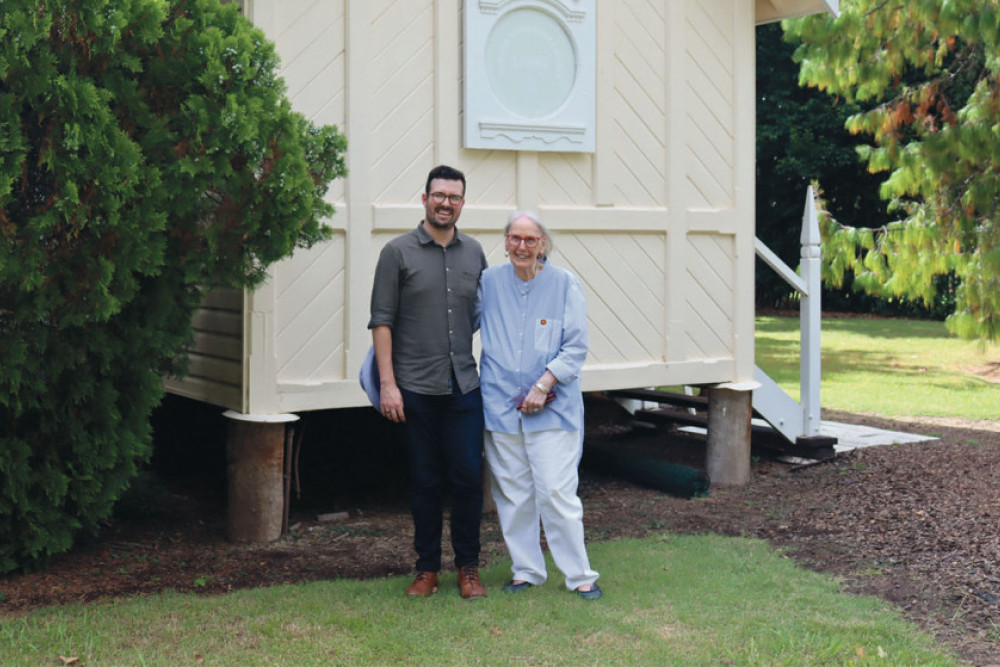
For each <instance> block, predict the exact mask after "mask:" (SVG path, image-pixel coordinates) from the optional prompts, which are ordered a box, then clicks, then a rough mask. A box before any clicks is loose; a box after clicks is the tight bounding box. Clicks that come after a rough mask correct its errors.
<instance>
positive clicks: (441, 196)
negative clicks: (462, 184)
mask: <svg viewBox="0 0 1000 667" xmlns="http://www.w3.org/2000/svg"><path fill="white" fill-rule="evenodd" d="M430 198H431V199H432V200H433V201H434V202H436V203H438V204H441V203H443V202H444V200H445V199H447V200H448V203H449V204H451V205H452V206H458V205H459V204H461V203H462V202H463V201H465V197H463V196H462V195H446V194H445V193H443V192H432V193H431V194H430Z"/></svg>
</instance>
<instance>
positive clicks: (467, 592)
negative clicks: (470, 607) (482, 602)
mask: <svg viewBox="0 0 1000 667" xmlns="http://www.w3.org/2000/svg"><path fill="white" fill-rule="evenodd" d="M458 590H459V591H461V593H462V597H463V598H465V599H466V600H470V599H472V598H484V597H486V587H485V586H483V584H482V582H481V581H479V568H477V567H476V566H475V565H466V566H465V567H460V568H458Z"/></svg>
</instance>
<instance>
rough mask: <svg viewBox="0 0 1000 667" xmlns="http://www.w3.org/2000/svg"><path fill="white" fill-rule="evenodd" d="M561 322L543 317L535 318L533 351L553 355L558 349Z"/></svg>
mask: <svg viewBox="0 0 1000 667" xmlns="http://www.w3.org/2000/svg"><path fill="white" fill-rule="evenodd" d="M561 334H562V322H560V321H559V320H553V319H549V318H547V317H543V318H541V319H537V320H535V352H546V353H549V354H551V355H555V353H556V352H558V351H559V340H560V335H561Z"/></svg>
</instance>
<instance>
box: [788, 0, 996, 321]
mask: <svg viewBox="0 0 1000 667" xmlns="http://www.w3.org/2000/svg"><path fill="white" fill-rule="evenodd" d="M784 27H785V28H786V31H787V33H788V35H789V36H790V37H792V38H794V39H796V40H798V42H799V46H798V48H797V51H796V59H797V60H798V61H800V63H801V70H800V81H801V82H802V83H804V84H808V85H810V86H816V87H818V88H820V89H822V90H825V91H827V92H829V93H831V94H833V95H838V96H841V97H842V98H844V99H845V100H847V101H848V102H862V103H864V104H865V105H866V107H867V108H868V109H869V110H867V111H864V112H862V113H858V114H857V115H855V116H853V117H852V118H850V120H849V121H848V128H849V129H850V130H851V131H852V132H854V133H856V134H862V135H867V136H869V137H870V139H871V142H872V143H871V144H869V145H865V146H862V147H860V148H859V151H860V153H861V155H862V157H863V158H864V159H866V160H867V164H868V168H869V169H870V170H871V171H872V172H879V171H887V172H890V173H889V177H888V179H887V180H886V181H885V182H884V184H883V185H882V187H881V195H882V197H883V198H885V199H887V200H889V201H890V206H891V208H892V210H893V212H894V213H895V215H896V217H897V218H898V219H897V221H895V222H893V223H890V224H888V225H886V226H884V227H881V228H878V229H867V228H860V227H858V228H856V227H848V226H841V225H838V224H836V222H834V221H832V220H830V221H829V222H828V224H827V225H826V226H825V231H826V233H827V234H828V238H827V240H826V242H825V248H824V249H825V255H826V258H825V260H824V268H825V270H826V277H827V278H828V279H829V280H831V281H833V282H834V283H837V282H839V281H841V280H843V277H844V275H845V271H846V270H848V269H850V270H851V271H853V275H854V281H855V285H856V286H857V287H858V288H860V289H864V290H866V291H868V292H870V293H877V294H883V295H888V296H908V297H910V298H914V299H916V298H919V299H923V300H924V302H925V303H927V304H930V303H931V302H933V300H934V299H935V298H936V297H937V294H936V289H937V287H938V286H939V285H941V284H944V283H943V282H942V281H940V280H935V278H936V277H938V276H948V275H953V276H955V277H956V278H957V280H958V283H959V286H958V288H957V290H956V293H955V309H954V312H953V313H952V314H951V315H950V316H949V317H948V319H947V324H948V326H949V328H950V330H951V331H953V332H955V333H957V334H959V335H961V336H963V337H965V338H981V339H984V340H996V339H997V338H1000V129H998V128H1000V9H998V6H997V2H996V1H995V0H990V1H987V2H984V1H983V0H918V1H912V0H911V1H904V0H845V2H843V3H842V6H841V14H840V16H839V17H837V18H830V17H810V18H806V19H799V20H795V21H788V22H786V23H785V24H784Z"/></svg>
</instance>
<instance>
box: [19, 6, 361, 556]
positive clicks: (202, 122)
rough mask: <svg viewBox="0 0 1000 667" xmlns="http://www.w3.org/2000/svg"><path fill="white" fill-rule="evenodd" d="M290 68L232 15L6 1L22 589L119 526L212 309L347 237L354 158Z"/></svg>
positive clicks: (199, 9)
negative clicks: (304, 109)
mask: <svg viewBox="0 0 1000 667" xmlns="http://www.w3.org/2000/svg"><path fill="white" fill-rule="evenodd" d="M277 67H278V60H277V57H276V54H275V52H274V48H273V45H271V44H270V43H269V42H268V41H267V40H266V39H265V37H264V35H263V33H262V32H261V31H260V30H258V29H256V28H254V27H253V26H252V25H251V24H250V23H249V22H248V21H247V20H246V19H245V18H243V17H242V16H240V15H239V14H238V12H237V10H236V9H235V7H234V6H232V5H225V6H223V5H220V4H219V2H218V0H3V10H2V11H0V574H2V573H5V572H9V571H12V570H15V569H19V568H24V567H29V566H31V565H33V564H36V563H37V562H39V561H41V560H43V559H44V558H45V557H47V556H49V555H51V554H54V553H58V552H61V551H64V550H66V549H68V548H69V547H70V546H71V545H72V543H73V540H74V538H75V537H77V536H78V535H79V534H80V533H81V532H93V531H95V530H96V529H97V527H98V526H99V524H100V522H101V521H102V520H103V519H105V518H106V517H107V516H108V515H109V513H110V511H111V509H112V506H113V504H114V502H115V500H116V499H117V498H118V497H119V496H120V495H121V493H122V492H123V491H124V489H125V488H126V487H127V485H128V484H129V482H130V480H131V479H132V478H133V476H134V475H135V473H136V471H137V466H139V465H140V464H141V463H142V462H143V461H145V460H146V459H147V458H148V456H149V450H150V427H149V416H150V412H151V410H152V409H153V407H155V405H156V404H157V403H158V402H159V400H160V399H161V398H162V394H163V389H162V381H161V378H162V377H163V375H165V374H167V373H170V372H177V371H179V370H182V368H180V367H179V365H180V363H181V362H178V359H182V358H183V355H182V353H183V350H184V348H185V346H186V344H187V343H188V342H189V341H190V339H191V336H192V333H191V317H192V314H193V312H194V309H195V308H196V307H197V305H198V303H199V301H200V297H201V293H202V290H203V289H205V288H208V287H211V286H218V285H228V286H234V287H239V286H248V287H252V286H253V285H255V284H257V283H259V282H260V281H261V280H262V279H263V277H264V276H265V274H266V269H267V266H268V265H269V264H271V263H273V262H275V261H276V260H278V259H280V258H282V257H285V256H287V255H288V254H290V253H291V252H292V251H293V250H294V249H295V248H296V247H305V246H309V245H311V244H313V243H316V242H317V241H320V240H321V239H323V238H324V237H325V236H326V235H327V234H328V230H327V228H326V227H325V226H324V225H323V222H322V221H323V218H325V217H326V216H329V215H331V214H332V213H333V209H332V207H331V206H330V205H329V204H328V203H327V202H326V201H325V200H324V195H325V193H326V190H327V184H328V183H329V181H330V180H331V179H333V178H335V177H338V176H342V175H343V174H344V163H343V152H344V150H345V148H346V146H345V142H344V138H343V136H342V135H341V134H340V133H339V132H338V131H337V129H336V128H335V127H317V126H314V125H313V124H312V123H310V122H309V121H307V120H306V119H305V118H304V117H302V116H301V115H300V114H298V113H296V112H293V111H292V109H291V108H290V105H289V102H288V100H287V99H286V97H285V95H284V88H283V84H282V82H281V80H280V79H279V78H278V76H277V73H276V72H277Z"/></svg>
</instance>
